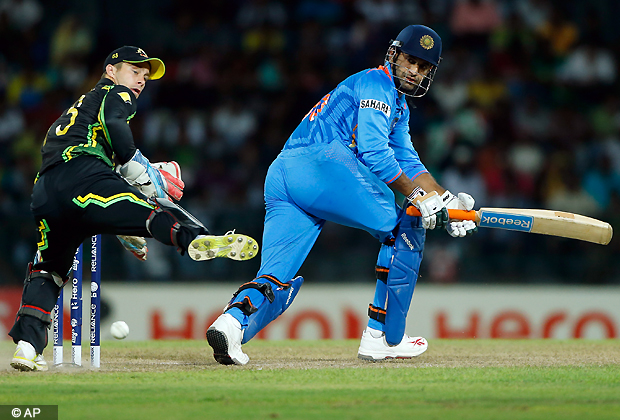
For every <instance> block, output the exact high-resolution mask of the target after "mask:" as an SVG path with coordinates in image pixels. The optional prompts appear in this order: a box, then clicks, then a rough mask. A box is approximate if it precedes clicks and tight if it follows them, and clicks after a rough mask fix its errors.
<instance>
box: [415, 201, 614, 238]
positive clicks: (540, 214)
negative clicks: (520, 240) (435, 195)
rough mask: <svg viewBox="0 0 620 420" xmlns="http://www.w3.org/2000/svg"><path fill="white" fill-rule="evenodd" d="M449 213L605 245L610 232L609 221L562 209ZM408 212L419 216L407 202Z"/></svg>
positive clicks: (485, 224)
mask: <svg viewBox="0 0 620 420" xmlns="http://www.w3.org/2000/svg"><path fill="white" fill-rule="evenodd" d="M448 213H449V214H450V219H457V220H473V221H474V222H476V224H477V225H478V226H479V227H485V228H496V229H506V230H516V231H519V232H527V233H539V234H541V235H550V236H560V237H562V238H571V239H579V240H580V241H587V242H593V243H595V244H601V245H607V244H608V243H609V241H611V237H612V236H613V229H612V227H611V225H610V224H609V223H606V222H603V221H600V220H597V219H593V218H591V217H586V216H581V215H579V214H573V213H567V212H564V211H554V210H535V209H503V208H492V207H483V208H481V209H480V210H470V211H467V210H452V209H449V210H448ZM407 214H408V215H410V216H420V211H419V210H418V209H417V208H415V207H414V206H409V207H408V208H407Z"/></svg>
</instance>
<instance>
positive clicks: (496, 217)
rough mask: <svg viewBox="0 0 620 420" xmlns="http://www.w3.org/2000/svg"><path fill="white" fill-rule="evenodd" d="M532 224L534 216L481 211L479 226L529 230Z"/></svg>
mask: <svg viewBox="0 0 620 420" xmlns="http://www.w3.org/2000/svg"><path fill="white" fill-rule="evenodd" d="M533 224H534V218H533V217H531V216H523V215H520V214H506V213H493V212H489V211H483V212H482V215H481V217H480V224H479V226H481V227H488V228H498V229H508V230H518V231H521V232H530V231H531V230H532V227H533Z"/></svg>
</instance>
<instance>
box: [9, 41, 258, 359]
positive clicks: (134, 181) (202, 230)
mask: <svg viewBox="0 0 620 420" xmlns="http://www.w3.org/2000/svg"><path fill="white" fill-rule="evenodd" d="M164 72H165V66H164V63H163V62H162V61H161V60H160V59H158V58H150V57H148V56H147V54H146V53H145V52H144V50H142V49H141V48H137V47H131V46H124V47H121V48H118V49H116V50H114V51H113V52H112V53H110V55H109V56H108V57H107V58H106V60H105V63H104V73H103V75H102V78H101V80H99V82H98V83H97V85H96V86H95V87H94V88H93V89H92V90H91V91H90V92H88V93H86V94H84V95H82V96H81V97H80V98H78V100H77V101H76V102H75V103H74V104H73V106H71V107H70V108H69V109H68V110H66V111H65V112H64V113H63V114H62V115H61V116H60V118H58V119H57V120H56V122H54V124H52V126H51V127H50V128H49V130H48V132H47V135H46V136H45V140H44V142H43V147H42V149H41V152H42V154H43V162H42V165H41V169H40V171H39V174H38V175H37V179H36V181H35V185H34V188H33V193H32V203H31V206H30V207H31V210H32V212H33V215H34V218H35V222H36V225H37V228H38V231H39V242H38V244H37V246H38V251H37V256H36V257H35V260H34V262H33V263H31V264H30V265H29V267H28V274H27V277H26V280H25V283H24V291H23V294H22V302H21V307H20V309H19V311H18V313H17V317H16V321H15V324H14V325H13V328H12V329H11V331H10V332H9V335H10V336H11V337H12V338H13V341H14V342H15V343H16V344H17V349H16V351H15V355H14V357H13V360H12V362H11V365H12V366H13V367H14V368H15V369H19V370H46V369H47V364H46V362H45V360H44V359H43V357H42V355H41V354H42V353H43V349H44V348H45V346H46V345H47V331H48V328H49V325H50V322H51V318H50V313H51V310H52V308H53V307H54V305H55V303H56V301H57V299H58V294H59V292H60V289H61V287H62V286H63V285H64V284H65V283H66V282H67V281H68V280H69V279H70V273H71V268H72V263H73V256H74V253H75V250H76V248H77V247H78V246H79V245H80V244H81V243H82V242H83V241H84V240H85V239H86V238H88V237H90V236H92V235H96V234H113V235H118V236H119V240H120V241H121V243H123V245H124V246H125V247H126V248H127V249H128V250H130V251H131V252H133V253H134V255H136V256H137V257H138V258H141V259H146V252H147V249H146V241H145V240H144V237H152V238H155V239H157V240H158V241H160V242H162V243H164V244H167V245H172V246H175V247H177V248H178V249H179V251H180V252H181V254H184V253H185V252H188V253H189V255H190V257H191V258H193V259H194V260H208V259H212V258H216V257H227V258H231V259H234V260H246V259H250V258H252V257H253V256H255V255H256V254H257V250H258V246H257V244H256V241H255V240H253V239H252V238H250V237H248V236H245V235H240V234H235V233H234V231H233V232H229V233H227V234H226V235H223V236H213V235H210V234H209V230H208V229H207V228H206V227H205V226H204V225H203V224H202V223H201V222H200V221H198V220H197V219H196V218H195V217H193V216H192V215H191V214H189V213H188V212H187V211H186V210H184V209H183V208H181V207H180V206H178V205H177V204H175V203H173V202H172V200H171V198H172V199H175V200H179V199H180V198H181V196H182V195H183V188H184V184H183V181H182V180H181V171H180V168H179V165H178V164H177V163H176V162H161V163H151V162H149V160H148V159H147V158H145V157H144V156H143V155H142V153H140V150H138V149H137V148H136V146H135V144H134V140H133V135H132V133H131V129H130V128H129V122H130V120H131V119H132V118H133V116H134V115H135V113H136V100H137V99H138V98H139V96H140V94H141V93H142V91H143V90H144V87H145V85H146V83H147V81H149V80H156V79H159V78H161V77H162V76H163V75H164ZM117 164H118V165H119V166H118V169H117V170H116V171H115V166H116V165H117Z"/></svg>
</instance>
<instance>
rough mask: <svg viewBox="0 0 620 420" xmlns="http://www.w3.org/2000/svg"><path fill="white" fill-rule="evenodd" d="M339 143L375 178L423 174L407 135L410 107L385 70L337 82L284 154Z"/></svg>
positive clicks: (288, 142) (298, 128)
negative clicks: (292, 150) (403, 174)
mask: <svg viewBox="0 0 620 420" xmlns="http://www.w3.org/2000/svg"><path fill="white" fill-rule="evenodd" d="M333 141H339V142H342V143H343V144H345V145H346V146H347V147H349V148H350V149H351V150H352V151H353V153H354V154H355V156H356V158H357V159H358V160H359V161H360V162H362V163H363V164H364V165H365V166H366V167H368V168H369V169H370V171H371V172H372V173H373V174H375V175H376V176H377V177H378V178H379V179H380V180H382V181H383V182H385V183H387V184H389V183H391V182H393V181H394V180H396V179H397V178H398V177H399V176H400V175H401V173H402V172H404V173H405V174H406V175H407V176H409V178H411V179H414V178H416V177H417V176H418V175H420V174H421V173H424V172H428V171H427V169H426V167H425V166H424V165H423V164H422V162H421V161H420V158H419V156H418V153H417V152H416V150H415V149H414V148H413V144H412V143H411V137H410V135H409V107H408V106H407V102H406V100H405V96H404V95H402V94H401V95H399V94H398V91H397V90H396V88H395V85H394V80H393V78H392V74H391V71H390V67H389V66H380V67H378V68H374V69H367V70H363V71H361V72H359V73H356V74H354V75H352V76H350V77H348V78H347V79H345V80H344V81H342V82H341V83H340V84H339V85H338V86H336V88H335V89H334V90H332V91H331V92H330V93H328V94H327V95H325V96H324V97H323V98H322V99H321V100H320V101H319V102H318V103H317V104H316V105H315V106H314V107H313V108H312V109H311V110H310V112H308V114H306V116H305V117H304V119H303V120H302V122H301V123H300V124H299V125H298V126H297V128H296V129H295V131H294V132H293V133H292V134H291V136H290V137H289V139H288V141H287V142H286V144H285V145H284V149H283V150H291V149H297V148H302V147H306V146H310V145H314V144H317V143H331V142H333Z"/></svg>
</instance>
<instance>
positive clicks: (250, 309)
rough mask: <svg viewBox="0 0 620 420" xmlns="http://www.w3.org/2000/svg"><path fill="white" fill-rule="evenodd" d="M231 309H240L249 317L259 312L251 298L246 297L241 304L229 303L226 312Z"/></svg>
mask: <svg viewBox="0 0 620 420" xmlns="http://www.w3.org/2000/svg"><path fill="white" fill-rule="evenodd" d="M231 308H239V310H241V312H243V313H244V314H245V315H248V316H250V315H252V314H253V313H255V312H256V311H258V308H257V307H256V306H254V305H253V304H252V301H251V300H250V298H249V296H246V297H244V298H243V300H241V301H240V302H235V303H229V304H228V306H226V311H227V310H229V309H231Z"/></svg>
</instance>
